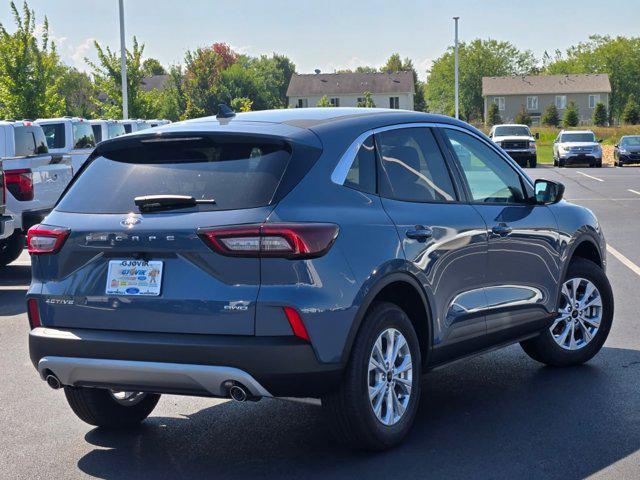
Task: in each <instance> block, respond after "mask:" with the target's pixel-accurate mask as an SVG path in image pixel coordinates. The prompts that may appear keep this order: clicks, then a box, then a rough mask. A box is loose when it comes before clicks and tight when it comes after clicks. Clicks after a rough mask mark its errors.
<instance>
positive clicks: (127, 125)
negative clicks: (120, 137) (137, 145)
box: [124, 123, 131, 133]
mask: <svg viewBox="0 0 640 480" xmlns="http://www.w3.org/2000/svg"><path fill="white" fill-rule="evenodd" d="M124 131H125V132H127V133H131V124H130V123H125V124H124Z"/></svg>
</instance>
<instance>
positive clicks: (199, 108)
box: [183, 43, 243, 118]
mask: <svg viewBox="0 0 640 480" xmlns="http://www.w3.org/2000/svg"><path fill="white" fill-rule="evenodd" d="M237 59H238V55H237V54H236V53H235V52H234V51H233V50H231V47H229V45H227V44H226V43H214V44H213V45H212V46H211V47H204V48H198V49H196V50H195V51H193V52H192V51H187V53H186V54H185V78H184V85H183V88H184V95H185V98H186V108H185V112H184V114H183V118H194V117H202V116H204V115H215V113H216V112H217V110H218V104H219V103H220V100H219V99H218V96H217V92H216V87H217V85H218V82H219V78H220V75H221V73H222V71H223V70H226V69H227V68H229V67H230V66H231V65H233V64H234V63H235V62H236V61H237ZM239 96H243V95H239ZM231 100H232V98H228V99H226V100H225V101H226V102H230V101H231Z"/></svg>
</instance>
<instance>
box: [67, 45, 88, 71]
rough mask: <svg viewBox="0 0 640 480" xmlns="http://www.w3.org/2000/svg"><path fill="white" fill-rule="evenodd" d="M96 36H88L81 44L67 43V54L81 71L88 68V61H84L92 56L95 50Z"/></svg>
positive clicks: (73, 64)
mask: <svg viewBox="0 0 640 480" xmlns="http://www.w3.org/2000/svg"><path fill="white" fill-rule="evenodd" d="M94 42H95V38H86V39H85V40H84V41H83V42H82V43H80V44H79V45H67V54H68V57H69V58H70V59H71V62H72V66H74V67H76V68H77V69H78V70H80V71H86V70H88V68H89V67H88V65H87V62H85V61H84V59H85V58H86V57H91V56H92V55H89V53H90V52H92V51H93V48H94V47H93V43H94Z"/></svg>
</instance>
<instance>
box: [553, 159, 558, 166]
mask: <svg viewBox="0 0 640 480" xmlns="http://www.w3.org/2000/svg"><path fill="white" fill-rule="evenodd" d="M553 166H554V167H557V166H558V159H557V158H556V157H553Z"/></svg>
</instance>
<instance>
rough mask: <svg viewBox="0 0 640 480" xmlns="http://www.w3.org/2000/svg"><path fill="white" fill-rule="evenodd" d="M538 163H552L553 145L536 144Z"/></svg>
mask: <svg viewBox="0 0 640 480" xmlns="http://www.w3.org/2000/svg"><path fill="white" fill-rule="evenodd" d="M538 163H551V164H552V163H553V143H551V144H550V145H543V144H540V143H539V144H538Z"/></svg>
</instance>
